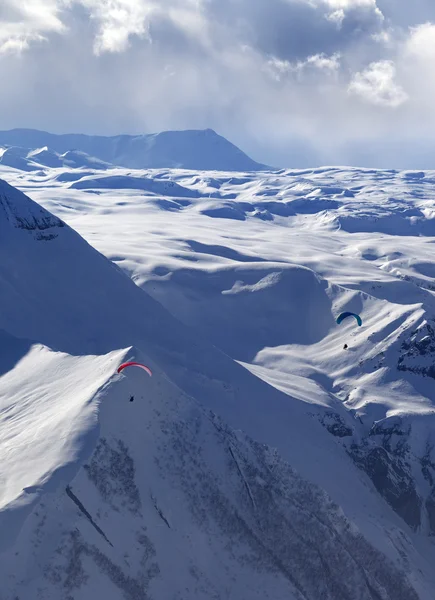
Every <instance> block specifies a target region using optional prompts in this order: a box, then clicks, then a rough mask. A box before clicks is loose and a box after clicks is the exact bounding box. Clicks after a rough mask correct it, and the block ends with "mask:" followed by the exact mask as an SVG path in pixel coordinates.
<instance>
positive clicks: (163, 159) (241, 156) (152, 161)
mask: <svg viewBox="0 0 435 600" xmlns="http://www.w3.org/2000/svg"><path fill="white" fill-rule="evenodd" d="M1 145H4V146H23V147H26V148H33V149H36V148H41V147H44V146H46V147H48V148H50V149H51V150H54V151H55V152H58V153H64V152H67V151H69V150H72V149H74V150H80V151H82V152H85V153H87V154H89V155H91V156H95V157H96V158H98V159H100V160H102V161H105V162H109V163H112V164H115V165H120V166H124V167H129V168H139V169H144V168H165V167H172V168H185V169H212V170H214V169H221V170H223V171H258V170H262V169H264V168H268V167H266V166H265V165H262V164H260V163H257V162H255V161H254V160H252V159H251V158H249V157H248V156H247V155H246V154H245V153H244V152H242V151H241V150H240V149H239V148H237V147H236V146H235V145H234V144H232V143H231V142H229V141H228V140H226V139H225V138H224V137H222V136H220V135H218V134H217V133H216V132H215V131H213V130H212V129H205V130H187V131H163V132H161V133H156V134H147V135H134V136H133V135H117V136H113V137H104V136H90V135H81V134H80V135H79V134H64V135H56V134H52V133H47V132H46V131H37V130H35V129H12V130H10V131H0V146H1Z"/></svg>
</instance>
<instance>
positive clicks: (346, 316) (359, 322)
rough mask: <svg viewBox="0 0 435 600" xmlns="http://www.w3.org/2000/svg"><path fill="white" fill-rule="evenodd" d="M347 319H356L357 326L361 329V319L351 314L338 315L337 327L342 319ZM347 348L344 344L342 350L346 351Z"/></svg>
mask: <svg viewBox="0 0 435 600" xmlns="http://www.w3.org/2000/svg"><path fill="white" fill-rule="evenodd" d="M348 317H354V318H355V319H356V322H357V323H358V326H359V327H361V325H362V319H361V317H360V316H359V315H357V314H356V313H353V312H342V313H341V314H340V315H338V318H337V325H340V323H341V322H342V321H344V319H347V318H348ZM348 348H349V346H348V345H347V344H344V346H343V350H347V349H348Z"/></svg>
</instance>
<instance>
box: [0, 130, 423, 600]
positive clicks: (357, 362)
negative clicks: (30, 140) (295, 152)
mask: <svg viewBox="0 0 435 600" xmlns="http://www.w3.org/2000/svg"><path fill="white" fill-rule="evenodd" d="M22 142H23V140H22ZM0 143H1V140H0ZM3 143H5V142H3ZM20 144H21V142H20ZM20 147H21V148H22V147H23V146H20ZM14 148H17V146H14ZM40 148H42V146H40ZM198 148H201V145H199V146H198ZM62 150H63V149H62V148H58V149H57V150H56V149H54V148H53V146H47V148H46V149H40V150H38V151H35V149H33V150H32V145H30V146H28V147H27V150H26V154H25V155H24V153H22V154H20V151H18V150H15V154H11V153H10V152H9V154H11V156H15V157H17V158H20V157H21V158H22V159H23V161H24V162H23V163H21V167H22V168H20V167H19V166H18V165H19V164H20V163H19V162H18V160H17V162H16V163H15V165H8V164H7V163H6V162H3V163H1V164H0V178H1V179H2V181H0V244H1V252H0V292H1V294H0V307H1V310H0V356H1V359H2V360H1V362H0V364H1V366H0V456H1V458H2V462H1V469H0V482H1V487H0V531H1V532H2V535H1V538H0V581H1V582H2V584H1V585H0V598H1V600H15V599H16V598H17V597H18V598H20V600H35V598H41V599H42V598H44V600H58V599H59V598H60V597H65V598H68V600H70V599H74V600H93V599H95V598H96V597H102V598H103V597H104V598H105V599H106V600H118V599H119V598H126V599H127V600H136V599H140V600H148V599H150V600H151V599H153V600H166V599H168V598H173V599H174V600H175V599H177V600H181V599H183V600H184V599H185V600H204V599H207V598H210V599H214V600H216V599H222V600H233V599H237V600H252V599H257V598H258V600H260V599H261V600H264V599H266V598H270V600H281V599H282V600H319V598H324V599H325V600H355V599H358V600H380V599H381V600H402V599H403V600H405V599H406V600H433V597H434V594H435V576H434V572H433V564H434V561H435V545H434V535H435V455H434V447H435V439H434V422H433V421H434V415H435V407H434V402H435V392H434V386H433V385H432V384H433V379H434V373H433V360H434V356H435V344H434V341H433V336H434V331H435V329H434V327H435V323H434V321H435V301H434V298H433V289H434V288H435V282H434V276H435V271H434V269H433V264H434V262H435V244H434V241H435V220H434V202H435V172H429V171H426V172H424V171H407V172H401V171H392V170H390V171H378V170H369V169H344V168H327V167H325V168H319V169H306V170H292V169H287V170H280V171H262V172H257V171H255V170H251V171H249V170H247V169H246V170H244V171H240V172H236V173H234V172H233V173H229V172H227V171H225V172H223V171H219V170H218V169H215V170H199V169H196V170H186V169H181V168H177V169H172V168H170V165H169V163H168V164H166V166H165V167H164V168H159V169H151V168H149V169H132V168H131V167H129V168H122V167H119V166H111V165H109V164H107V163H108V157H107V156H105V157H102V156H98V161H107V162H97V163H96V162H94V163H93V162H92V161H94V160H95V159H94V158H92V157H91V154H87V155H86V156H84V155H83V154H80V152H82V151H80V152H77V151H75V152H76V153H75V154H73V155H72V156H71V154H68V152H69V150H63V152H62ZM6 152H8V151H6ZM61 153H63V154H64V153H67V154H66V156H67V160H71V161H72V159H73V158H74V160H76V161H77V162H76V163H74V164H73V163H69V164H68V163H66V162H64V161H63V160H62V161H61V162H60V164H59V162H57V160H58V158H59V156H60V155H61ZM193 154H200V152H199V150H195V152H194V153H193ZM93 156H94V157H95V156H96V154H95V153H93ZM231 156H232V155H231V153H230V154H229V155H227V156H224V157H222V156H219V157H218V159H217V163H219V161H221V160H222V161H223V162H225V161H227V162H228V161H230V159H231ZM80 157H81V158H82V159H83V161H84V162H83V164H81V165H80V168H77V166H76V165H77V164H78V162H79V158H80ZM43 160H44V161H45V163H47V164H43V163H42V162H38V161H43ZM137 160H139V158H138V159H137ZM32 161H35V165H39V166H38V167H37V168H35V169H34V170H29V169H28V166H29V163H30V162H32ZM49 162H51V163H52V164H51V165H48V163H49ZM92 165H93V166H92ZM6 182H8V183H6ZM343 310H351V311H354V312H357V313H359V314H360V315H361V317H362V320H363V325H362V327H360V328H359V327H357V326H356V325H355V323H352V322H350V321H346V322H343V324H342V325H340V326H338V325H337V324H336V316H337V314H339V313H340V312H341V311H343ZM345 343H346V344H347V346H348V349H347V350H345V349H344V344H345ZM130 358H132V359H133V358H134V359H136V360H139V361H141V362H144V363H146V364H147V365H149V366H150V367H151V368H152V370H153V377H152V378H150V377H148V376H147V375H146V374H144V373H143V372H142V371H141V370H139V369H137V370H135V369H134V368H133V369H130V370H129V371H128V370H125V371H124V372H123V374H121V375H118V374H116V369H117V367H118V366H119V364H120V363H121V362H123V361H124V360H126V359H130ZM131 397H133V401H132V402H130V399H131Z"/></svg>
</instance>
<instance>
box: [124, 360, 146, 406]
mask: <svg viewBox="0 0 435 600" xmlns="http://www.w3.org/2000/svg"><path fill="white" fill-rule="evenodd" d="M125 367H140V368H141V369H143V370H144V371H146V372H147V373H148V375H149V376H150V377H152V374H153V373H152V371H151V369H150V368H149V367H147V366H146V365H143V364H142V363H138V362H126V363H122V365H120V366H119V367H118V371H117V372H118V373H121V371H122V370H124V369H125ZM133 400H134V396H130V402H133Z"/></svg>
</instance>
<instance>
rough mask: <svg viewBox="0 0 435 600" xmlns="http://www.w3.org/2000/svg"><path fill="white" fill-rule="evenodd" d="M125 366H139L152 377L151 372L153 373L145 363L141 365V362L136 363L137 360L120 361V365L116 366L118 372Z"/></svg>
mask: <svg viewBox="0 0 435 600" xmlns="http://www.w3.org/2000/svg"><path fill="white" fill-rule="evenodd" d="M125 367H140V368H141V369H144V371H146V372H147V373H148V375H149V376H150V377H152V374H153V373H152V371H151V369H150V368H149V367H147V366H146V365H143V364H142V363H138V362H126V363H122V365H120V366H119V367H118V373H121V371H122V370H123V369H125Z"/></svg>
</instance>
